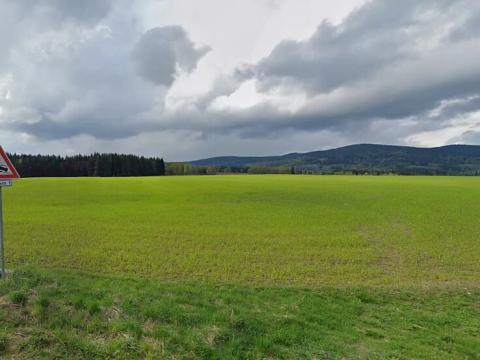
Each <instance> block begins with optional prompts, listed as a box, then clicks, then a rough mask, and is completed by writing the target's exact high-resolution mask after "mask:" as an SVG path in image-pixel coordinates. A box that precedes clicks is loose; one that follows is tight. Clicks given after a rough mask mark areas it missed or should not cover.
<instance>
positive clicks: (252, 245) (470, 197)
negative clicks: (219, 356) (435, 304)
mask: <svg viewBox="0 0 480 360" xmlns="http://www.w3.org/2000/svg"><path fill="white" fill-rule="evenodd" d="M478 214H480V179H479V178H462V177H354V176H351V177H350V176H211V177H162V178H116V179H111V178H109V179H98V178H85V179H23V180H21V181H19V182H17V183H16V184H15V186H14V187H13V188H11V189H6V190H5V216H6V234H7V238H6V239H7V240H6V252H7V266H8V267H9V268H15V267H17V266H20V265H26V264H30V265H34V266H40V267H49V268H63V269H65V268H68V269H79V270H83V271H92V272H102V273H109V274H126V275H144V276H152V277H155V278H157V279H163V280H186V281H192V280H204V281H214V282H216V281H222V282H249V283H257V284H267V285H268V284H283V285H290V284H294V285H298V286H306V287H318V286H325V285H331V286H366V285H382V286H383V285H399V284H401V285H405V286H411V285H419V286H424V285H425V286H440V287H441V286H444V285H445V284H449V285H456V286H458V285H464V286H470V285H471V284H478V279H479V278H480V262H479V261H478V258H479V256H480V241H478V234H480V221H478Z"/></svg>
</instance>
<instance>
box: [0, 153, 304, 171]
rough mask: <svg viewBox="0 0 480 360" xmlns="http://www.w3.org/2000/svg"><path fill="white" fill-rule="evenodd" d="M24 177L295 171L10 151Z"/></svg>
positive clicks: (120, 157)
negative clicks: (25, 153)
mask: <svg viewBox="0 0 480 360" xmlns="http://www.w3.org/2000/svg"><path fill="white" fill-rule="evenodd" d="M9 157H10V159H11V160H12V162H13V164H14V166H15V168H16V169H17V170H18V172H19V173H20V176H21V177H80V176H100V177H114V176H163V175H171V176H180V175H216V174H292V173H295V170H294V168H292V167H288V166H280V167H273V166H261V165H252V166H201V165H192V164H189V163H182V162H172V163H165V162H164V161H163V159H162V158H157V157H143V156H136V155H122V154H99V153H95V154H92V155H75V156H56V155H24V154H20V155H19V154H9Z"/></svg>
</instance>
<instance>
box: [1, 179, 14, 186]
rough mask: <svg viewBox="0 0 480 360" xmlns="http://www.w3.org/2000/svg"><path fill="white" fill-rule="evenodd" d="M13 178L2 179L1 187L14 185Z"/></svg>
mask: <svg viewBox="0 0 480 360" xmlns="http://www.w3.org/2000/svg"><path fill="white" fill-rule="evenodd" d="M12 183H13V181H12V180H0V187H5V186H12Z"/></svg>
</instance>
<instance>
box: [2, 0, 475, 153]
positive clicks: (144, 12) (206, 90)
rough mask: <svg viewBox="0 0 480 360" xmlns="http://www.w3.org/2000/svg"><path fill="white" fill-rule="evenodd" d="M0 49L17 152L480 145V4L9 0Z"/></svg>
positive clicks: (5, 122) (459, 0)
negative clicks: (350, 145) (371, 144)
mask: <svg viewBox="0 0 480 360" xmlns="http://www.w3.org/2000/svg"><path fill="white" fill-rule="evenodd" d="M0 49H1V52H0V144H2V145H3V146H4V148H6V149H7V150H8V151H9V152H21V153H43V154H50V153H52V154H68V155H71V154H77V153H83V154H88V153H92V152H119V153H134V154H142V155H148V156H162V157H164V158H165V159H166V160H168V161H183V160H194V159H200V158H205V157H211V156H218V155H278V154H284V153H289V152H306V151H313V150H321V149H327V148H335V147H340V146H344V145H349V144H355V143H377V144H398V145H409V146H420V147H433V146H442V145H446V144H455V143H465V144H480V61H479V60H478V59H480V2H479V1H478V0H420V1H419V0H402V1H398V0H322V1H319V0H202V1H199V0H135V1H131V0H83V1H77V0H0Z"/></svg>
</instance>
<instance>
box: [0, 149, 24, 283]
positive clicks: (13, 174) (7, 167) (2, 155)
mask: <svg viewBox="0 0 480 360" xmlns="http://www.w3.org/2000/svg"><path fill="white" fill-rule="evenodd" d="M19 177H20V175H18V172H17V170H15V167H14V166H13V164H12V162H11V161H10V159H9V158H8V156H7V153H6V152H5V151H4V150H3V148H2V147H1V146H0V262H1V264H0V266H1V269H0V270H1V275H2V279H3V278H5V249H4V247H3V200H2V189H3V187H5V186H12V180H14V179H18V178H19Z"/></svg>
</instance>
